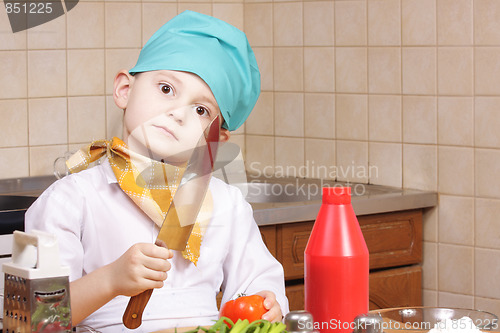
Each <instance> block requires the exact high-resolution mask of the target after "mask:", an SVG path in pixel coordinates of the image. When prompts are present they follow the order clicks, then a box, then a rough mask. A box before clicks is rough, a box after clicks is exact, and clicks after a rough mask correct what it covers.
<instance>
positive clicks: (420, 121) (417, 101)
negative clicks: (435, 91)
mask: <svg viewBox="0 0 500 333" xmlns="http://www.w3.org/2000/svg"><path fill="white" fill-rule="evenodd" d="M403 141H404V142H407V143H436V142H437V100H436V98H435V97H428V96H403Z"/></svg>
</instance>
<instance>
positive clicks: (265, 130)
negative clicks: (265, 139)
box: [245, 92, 274, 135]
mask: <svg viewBox="0 0 500 333" xmlns="http://www.w3.org/2000/svg"><path fill="white" fill-rule="evenodd" d="M245 124H246V128H245V129H246V133H247V134H262V135H273V134H274V94H273V93H272V92H262V93H261V94H260V96H259V99H258V100H257V104H256V105H255V107H254V109H253V110H252V113H250V116H249V117H248V119H247V121H246V122H245Z"/></svg>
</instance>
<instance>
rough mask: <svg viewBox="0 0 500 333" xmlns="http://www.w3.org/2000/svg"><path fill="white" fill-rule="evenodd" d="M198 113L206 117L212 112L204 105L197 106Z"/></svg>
mask: <svg viewBox="0 0 500 333" xmlns="http://www.w3.org/2000/svg"><path fill="white" fill-rule="evenodd" d="M196 113H197V114H198V115H200V116H205V117H208V116H209V115H210V113H209V112H208V110H207V109H206V108H205V107H203V106H197V107H196Z"/></svg>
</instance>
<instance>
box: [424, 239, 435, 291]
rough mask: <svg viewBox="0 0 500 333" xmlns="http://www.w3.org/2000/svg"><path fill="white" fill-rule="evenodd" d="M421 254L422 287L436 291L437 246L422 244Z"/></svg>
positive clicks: (430, 243) (428, 243)
mask: <svg viewBox="0 0 500 333" xmlns="http://www.w3.org/2000/svg"><path fill="white" fill-rule="evenodd" d="M422 254H423V263H422V287H423V288H424V289H431V290H436V289H437V288H438V280H437V278H438V245H437V244H436V243H432V242H424V244H423V248H422Z"/></svg>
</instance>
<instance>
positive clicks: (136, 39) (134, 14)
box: [104, 2, 142, 48]
mask: <svg viewBox="0 0 500 333" xmlns="http://www.w3.org/2000/svg"><path fill="white" fill-rule="evenodd" d="M104 5H105V19H104V25H105V32H106V34H105V43H106V44H105V45H106V47H108V48H117V47H141V46H142V38H141V37H142V36H141V31H142V25H141V15H138V13H140V12H141V4H140V3H109V2H108V3H105V4H104ZM124 23H126V24H124Z"/></svg>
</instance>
